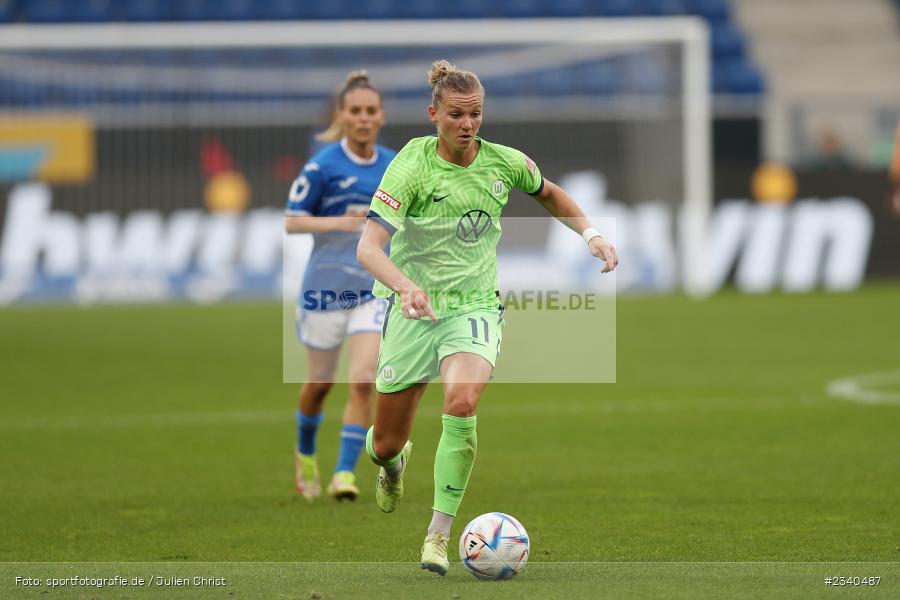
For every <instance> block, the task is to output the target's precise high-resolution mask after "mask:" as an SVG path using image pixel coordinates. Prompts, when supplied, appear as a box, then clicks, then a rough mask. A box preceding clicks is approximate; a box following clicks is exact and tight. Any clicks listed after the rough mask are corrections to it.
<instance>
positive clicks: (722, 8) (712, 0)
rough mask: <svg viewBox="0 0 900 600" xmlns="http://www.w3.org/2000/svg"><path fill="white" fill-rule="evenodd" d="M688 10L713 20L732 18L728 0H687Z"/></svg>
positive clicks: (720, 20)
mask: <svg viewBox="0 0 900 600" xmlns="http://www.w3.org/2000/svg"><path fill="white" fill-rule="evenodd" d="M686 5H687V9H688V11H689V12H690V13H691V14H693V15H698V16H701V17H703V18H704V19H706V20H707V21H712V22H724V21H728V20H729V19H730V18H731V11H730V6H729V4H728V0H686Z"/></svg>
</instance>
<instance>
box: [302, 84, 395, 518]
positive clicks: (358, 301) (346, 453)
mask: <svg viewBox="0 0 900 600" xmlns="http://www.w3.org/2000/svg"><path fill="white" fill-rule="evenodd" d="M384 122H385V115H384V110H383V107H382V99H381V93H380V92H379V91H378V90H377V89H376V88H375V87H373V86H372V84H371V82H370V81H369V78H368V76H367V75H366V73H365V71H357V72H353V73H351V74H350V75H349V77H348V78H347V81H346V83H345V84H344V86H343V87H342V88H341V90H340V92H338V95H337V103H336V107H335V113H334V122H333V123H332V126H331V127H330V128H329V129H328V130H327V131H325V132H324V133H322V134H320V135H319V136H318V137H319V139H321V140H325V141H330V142H333V143H331V144H329V145H327V146H325V147H324V148H322V149H321V150H320V151H319V152H318V153H316V154H315V155H314V156H313V157H312V158H310V160H309V162H307V163H306V165H305V166H304V167H303V170H302V171H301V172H300V176H299V177H297V179H296V180H295V181H294V183H293V185H292V186H291V191H290V197H289V199H288V204H287V212H286V217H285V229H286V230H287V232H288V233H311V234H312V235H313V250H312V255H311V256H310V260H309V264H308V265H307V268H306V273H305V274H304V277H303V284H302V285H301V288H300V295H299V299H298V307H297V335H298V337H299V338H300V341H301V342H302V343H303V344H304V345H305V346H306V347H307V354H308V357H309V380H308V381H307V382H306V383H304V384H303V386H302V387H301V389H300V398H299V401H298V407H297V449H296V452H295V469H296V470H295V482H296V487H297V492H298V493H299V494H301V495H302V496H303V497H304V498H306V499H307V500H313V499H314V498H316V497H317V496H319V495H320V494H321V486H320V483H319V467H318V464H317V462H316V433H317V431H318V427H319V424H320V423H321V421H322V405H323V403H324V401H325V397H326V396H327V394H328V392H329V390H330V389H331V387H332V385H333V384H334V380H335V371H336V368H337V363H338V359H339V355H340V351H341V346H342V345H343V343H344V339H345V338H346V339H347V340H348V343H349V345H350V370H349V377H348V382H349V383H348V388H349V398H348V400H347V405H346V407H345V409H344V415H343V426H342V428H341V436H340V444H341V445H340V454H339V457H338V461H337V466H336V467H335V473H334V476H333V477H332V479H331V483H330V484H329V486H328V492H329V494H331V495H332V496H334V497H335V498H337V499H339V500H345V499H346V500H354V499H355V498H356V497H357V496H358V495H359V489H358V488H357V487H356V477H355V475H354V469H355V468H356V462H357V459H358V458H359V453H360V451H361V450H362V448H363V446H364V444H365V437H366V431H367V429H368V427H369V424H370V421H371V402H372V394H373V391H374V380H375V363H376V360H377V358H378V343H379V335H380V331H381V324H382V322H383V320H384V314H385V310H386V308H387V305H386V302H385V301H384V300H382V299H380V298H375V297H374V295H373V294H372V291H371V290H372V283H373V280H372V276H371V275H370V274H369V273H368V272H367V271H366V270H365V269H363V268H362V267H361V266H360V265H359V263H358V262H357V260H356V245H357V243H358V241H359V235H360V231H361V229H362V226H363V224H364V222H365V215H366V213H367V212H368V208H369V204H370V202H371V199H372V194H374V193H375V190H376V189H377V187H378V182H379V181H381V177H382V175H384V171H385V169H386V168H387V166H388V164H389V163H390V162H391V159H393V157H394V156H395V154H396V153H395V152H394V151H393V150H390V149H389V148H385V147H384V146H379V145H378V144H377V143H376V140H377V139H378V132H379V130H380V129H381V127H382V126H383V125H384ZM334 142H336V143H334Z"/></svg>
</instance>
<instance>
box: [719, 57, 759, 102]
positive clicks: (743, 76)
mask: <svg viewBox="0 0 900 600" xmlns="http://www.w3.org/2000/svg"><path fill="white" fill-rule="evenodd" d="M712 88H713V91H714V92H715V93H717V94H741V95H759V94H762V93H764V92H765V83H764V82H763V79H762V76H761V75H760V73H759V71H758V70H757V69H756V68H755V67H754V66H752V65H750V64H748V63H747V62H745V61H740V60H728V61H722V62H720V63H716V65H715V66H714V67H713V80H712Z"/></svg>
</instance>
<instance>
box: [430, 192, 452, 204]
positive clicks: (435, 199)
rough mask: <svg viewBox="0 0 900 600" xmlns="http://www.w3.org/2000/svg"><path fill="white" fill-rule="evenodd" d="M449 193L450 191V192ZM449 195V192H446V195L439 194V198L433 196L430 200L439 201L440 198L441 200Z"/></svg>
mask: <svg viewBox="0 0 900 600" xmlns="http://www.w3.org/2000/svg"><path fill="white" fill-rule="evenodd" d="M451 193H452V192H451ZM449 195H450V194H446V195H444V196H441V197H440V198H438V197H436V196H435V197H434V198H432V199H431V201H432V202H440V201H441V200H443V199H444V198H446V197H447V196H449Z"/></svg>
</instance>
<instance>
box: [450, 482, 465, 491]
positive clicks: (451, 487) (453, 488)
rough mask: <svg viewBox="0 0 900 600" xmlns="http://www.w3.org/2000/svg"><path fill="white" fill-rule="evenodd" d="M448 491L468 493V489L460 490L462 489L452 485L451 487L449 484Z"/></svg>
mask: <svg viewBox="0 0 900 600" xmlns="http://www.w3.org/2000/svg"><path fill="white" fill-rule="evenodd" d="M447 489H448V490H450V491H451V492H464V491H466V488H462V489H460V488H455V487H453V486H452V485H450V484H449V483H448V484H447Z"/></svg>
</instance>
